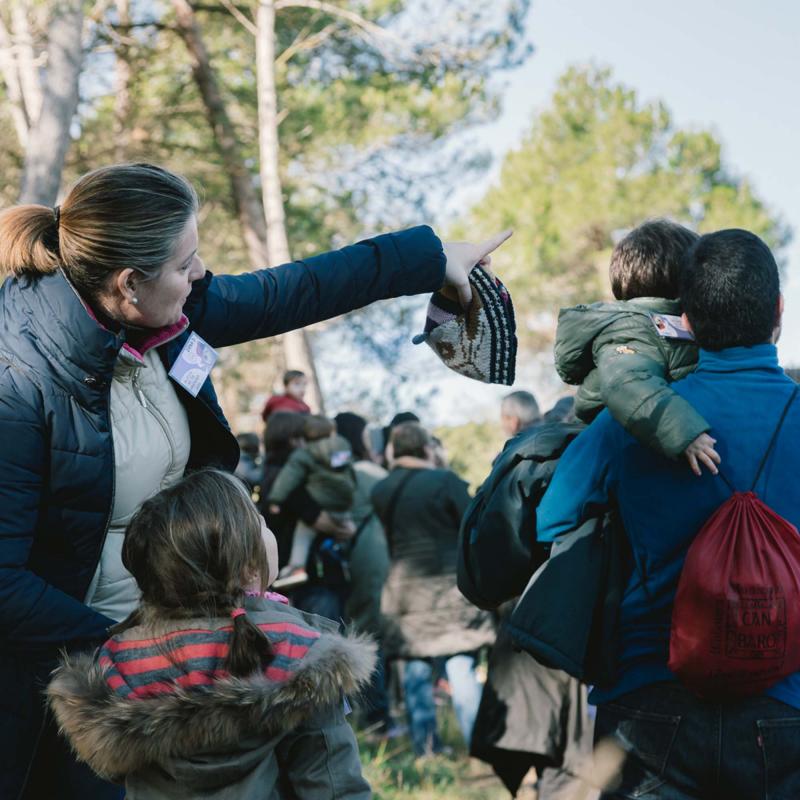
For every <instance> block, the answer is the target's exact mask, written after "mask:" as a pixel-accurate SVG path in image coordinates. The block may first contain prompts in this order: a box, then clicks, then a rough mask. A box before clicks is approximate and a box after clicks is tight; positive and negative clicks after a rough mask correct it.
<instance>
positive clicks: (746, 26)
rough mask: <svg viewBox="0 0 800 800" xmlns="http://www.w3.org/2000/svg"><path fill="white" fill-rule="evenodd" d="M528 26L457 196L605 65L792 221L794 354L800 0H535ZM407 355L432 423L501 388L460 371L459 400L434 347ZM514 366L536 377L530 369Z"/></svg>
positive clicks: (457, 415)
mask: <svg viewBox="0 0 800 800" xmlns="http://www.w3.org/2000/svg"><path fill="white" fill-rule="evenodd" d="M526 35H527V37H528V40H529V41H530V42H531V43H532V44H533V46H534V48H535V51H534V53H533V56H532V57H531V58H530V59H529V60H528V62H527V63H526V64H525V65H524V66H522V67H521V68H519V69H517V70H516V71H514V72H513V73H510V74H509V75H507V76H505V78H504V83H505V89H504V102H503V110H502V113H501V115H500V116H499V118H498V119H497V120H496V121H495V122H494V123H492V124H490V125H486V126H483V127H482V128H481V129H479V130H478V131H477V132H474V133H473V136H474V137H475V138H476V139H477V142H478V143H479V144H480V145H481V146H483V147H487V148H489V149H490V150H491V152H492V154H493V155H494V162H493V167H492V169H491V170H490V171H489V172H488V173H487V175H486V176H485V177H484V179H482V180H481V181H480V182H478V183H476V184H475V185H472V186H470V187H468V188H465V187H461V189H460V191H459V192H457V193H456V197H457V198H461V199H462V201H463V202H464V204H465V205H468V204H469V201H470V200H471V199H472V200H474V199H478V198H479V197H480V196H481V195H482V194H483V193H484V192H485V191H486V189H487V187H488V186H489V185H490V184H491V182H492V181H494V180H496V177H497V173H498V171H499V167H500V165H501V163H502V157H503V155H504V154H505V153H506V152H507V151H508V150H509V149H511V148H513V147H515V146H516V145H517V144H518V143H519V142H520V140H521V138H522V136H523V135H524V134H525V133H526V132H527V131H528V130H529V129H530V126H531V122H532V120H533V117H534V115H535V113H536V112H537V111H539V110H541V109H542V108H544V107H545V106H546V105H547V102H548V99H549V97H550V96H551V94H552V92H553V90H554V88H555V83H556V79H557V78H558V76H559V75H560V74H561V73H562V72H564V70H565V69H566V68H567V67H568V66H570V65H572V64H576V63H588V62H593V63H596V64H598V65H600V66H609V67H611V68H612V70H613V76H614V78H615V79H617V80H619V81H622V82H623V83H625V84H627V85H629V86H631V87H632V88H634V89H635V90H637V92H638V94H639V96H640V98H641V99H643V100H659V99H660V100H663V101H664V102H665V103H666V105H667V107H668V108H669V109H670V110H671V112H672V114H673V120H674V123H675V125H677V126H680V127H689V128H704V129H706V128H708V129H711V130H712V131H713V132H714V134H715V135H716V136H717V138H718V139H719V140H720V141H721V142H722V144H723V158H724V160H725V163H726V164H727V165H728V166H729V167H730V168H732V170H733V171H734V172H735V173H737V174H740V175H743V176H746V177H747V178H748V179H749V181H750V183H751V185H752V186H753V187H754V189H755V191H756V192H757V194H758V196H759V197H761V198H762V199H764V200H765V201H766V202H767V205H768V206H769V207H770V208H771V209H772V210H773V211H776V212H778V213H779V214H780V216H781V217H782V218H783V219H784V221H785V222H787V223H788V224H789V225H790V226H791V227H792V228H793V229H794V232H795V241H794V242H793V243H792V244H791V245H790V247H789V248H788V249H787V251H786V252H785V253H784V257H785V258H786V260H787V262H788V263H787V268H786V273H785V274H786V280H785V283H784V294H785V298H786V315H785V318H784V332H783V336H782V339H781V342H780V345H779V352H780V357H781V361H782V362H783V363H784V365H785V366H792V365H800V158H798V154H797V152H796V148H797V142H798V140H800V102H798V101H799V100H800V97H799V96H798V86H800V3H798V2H792V0H763V2H761V3H753V2H752V0H748V1H747V2H746V1H745V0H727V1H726V2H725V3H722V2H720V0H716V2H715V1H714V0H672V1H671V2H670V3H664V2H648V0H604V2H597V0H538V1H537V0H534V4H533V7H532V9H531V12H530V15H529V19H528V25H527V32H526ZM646 213H647V210H646V209H643V214H644V215H646ZM501 277H502V276H501ZM426 349H427V348H424V347H421V348H419V350H426ZM415 358H418V359H423V360H430V363H431V372H432V381H433V382H435V383H436V384H437V385H438V388H439V393H438V396H437V397H436V398H435V400H434V401H433V403H432V407H431V410H430V414H431V416H432V417H433V418H434V420H435V421H436V422H437V423H440V424H441V423H442V422H452V423H457V422H462V421H465V420H466V419H470V418H471V419H480V418H485V417H487V416H490V415H491V414H496V407H497V403H498V401H499V399H500V398H501V397H502V396H503V395H504V394H506V393H507V392H508V391H509V390H508V389H507V388H505V387H481V386H480V384H474V382H469V383H470V387H469V389H470V391H469V392H467V393H466V397H468V402H465V385H464V382H465V379H464V378H458V377H454V378H449V377H448V376H447V375H446V374H445V372H446V371H445V368H444V367H440V368H437V367H436V366H435V363H436V359H435V356H433V354H432V353H419V354H418V355H416V356H415ZM518 366H520V367H521V368H522V370H521V371H522V373H523V375H525V376H526V377H527V378H528V379H529V380H530V381H533V382H534V383H535V382H536V375H537V373H536V371H535V370H527V372H526V369H525V368H526V365H518ZM544 384H547V385H544ZM515 388H531V389H533V390H534V393H535V394H540V395H544V397H543V400H544V403H543V405H545V406H547V405H548V404H549V403H550V402H551V401H552V400H554V399H555V394H554V392H557V387H554V386H553V384H552V383H550V382H548V381H544V382H543V383H542V385H528V386H524V387H523V386H522V384H521V383H520V381H518V382H517V385H515ZM432 421H433V420H432Z"/></svg>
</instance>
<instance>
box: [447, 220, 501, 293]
mask: <svg viewBox="0 0 800 800" xmlns="http://www.w3.org/2000/svg"><path fill="white" fill-rule="evenodd" d="M512 232H513V231H511V229H509V230H506V231H503V232H502V233H498V234H497V235H496V236H492V237H491V238H490V239H486V240H485V241H483V242H481V243H480V244H472V243H471V242H445V243H444V245H443V246H444V255H445V258H446V259H447V264H446V266H445V274H444V285H445V287H451V288H452V289H454V290H455V292H456V293H457V294H458V301H459V303H461V306H462V307H463V308H467V307H469V304H470V303H471V302H472V290H471V289H470V286H469V274H470V272H472V269H473V267H474V266H475V265H476V264H481V265H482V266H483V265H486V266H488V265H489V263H490V262H491V259H490V258H489V253H491V252H493V251H494V250H497V248H498V247H500V245H501V244H503V242H504V241H505V240H506V239H508V237H509V236H511V234H512Z"/></svg>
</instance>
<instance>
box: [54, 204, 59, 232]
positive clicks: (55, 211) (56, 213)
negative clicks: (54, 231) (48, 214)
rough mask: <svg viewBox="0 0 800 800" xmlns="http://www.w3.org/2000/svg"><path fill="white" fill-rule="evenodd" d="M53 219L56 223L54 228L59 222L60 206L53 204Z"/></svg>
mask: <svg viewBox="0 0 800 800" xmlns="http://www.w3.org/2000/svg"><path fill="white" fill-rule="evenodd" d="M53 220H54V221H55V223H56V228H58V226H59V223H60V222H61V206H55V208H53Z"/></svg>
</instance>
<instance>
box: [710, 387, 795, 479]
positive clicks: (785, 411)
mask: <svg viewBox="0 0 800 800" xmlns="http://www.w3.org/2000/svg"><path fill="white" fill-rule="evenodd" d="M798 391H800V386H795V387H794V391H793V392H792V394H791V397H790V398H789V400H788V401H787V403H786V405H785V406H784V408H783V413H782V414H781V418H780V419H779V420H778V424H777V425H776V426H775V430H774V431H773V432H772V438H771V439H770V440H769V445H768V446H767V449H766V452H765V453H764V455H763V457H762V458H761V463H760V464H759V465H758V471H757V472H756V477H755V478H754V479H753V485H752V486H751V487H750V491H751V492H753V491H755V488H756V486H757V485H758V481H759V479H760V478H761V473H762V472H763V471H764V467H766V465H767V461H768V460H769V457H770V455H771V453H772V450H773V448H774V447H775V442H777V441H778V434H779V433H780V432H781V428H782V427H783V423H784V422H785V420H786V415H787V414H788V413H789V409H790V408H791V406H792V403H793V402H794V399H795V398H796V397H797V393H798ZM719 476H720V478H722V480H723V481H724V482H725V485H726V486H727V487H728V488H729V489H730V490H731V493H732V494H736V492H737V491H738V489H737V488H736V487H735V486H734V485H733V484H732V483H731V482H730V481H729V480H728V478H727V477H726V476H725V473H724V472H723V471H722V470H721V469H720V470H719Z"/></svg>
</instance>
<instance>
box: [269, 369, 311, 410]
mask: <svg viewBox="0 0 800 800" xmlns="http://www.w3.org/2000/svg"><path fill="white" fill-rule="evenodd" d="M307 387H308V378H306V375H305V373H304V372H300V370H299V369H290V370H288V372H284V373H283V394H274V395H272V397H270V398H269V400H267V403H266V405H265V406H264V410H263V411H262V412H261V419H263V420H264V422H266V421H267V419H269V415H270V414H272V413H273V411H293V412H294V413H295V414H310V413H311V408H310V407H309V406H308V405H307V404H306V403H305V401H304V400H303V397H305V394H306V388H307Z"/></svg>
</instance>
